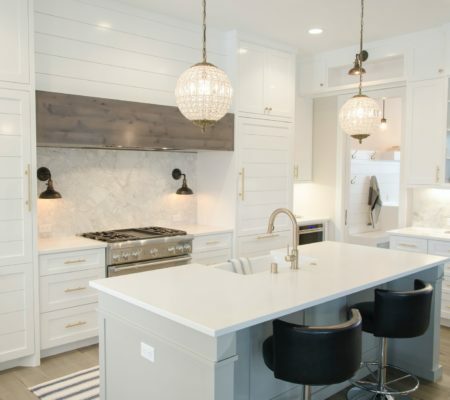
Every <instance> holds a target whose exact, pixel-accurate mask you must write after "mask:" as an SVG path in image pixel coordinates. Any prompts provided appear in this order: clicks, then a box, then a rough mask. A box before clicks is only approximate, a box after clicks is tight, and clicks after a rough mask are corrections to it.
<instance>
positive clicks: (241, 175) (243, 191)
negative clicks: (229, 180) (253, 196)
mask: <svg viewBox="0 0 450 400" xmlns="http://www.w3.org/2000/svg"><path fill="white" fill-rule="evenodd" d="M239 175H240V177H241V192H240V193H239V196H240V197H241V200H245V168H242V169H241V172H239Z"/></svg>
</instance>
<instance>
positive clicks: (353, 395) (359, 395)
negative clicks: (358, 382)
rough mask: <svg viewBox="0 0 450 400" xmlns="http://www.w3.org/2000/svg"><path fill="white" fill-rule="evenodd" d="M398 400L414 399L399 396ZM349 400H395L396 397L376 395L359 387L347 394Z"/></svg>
mask: <svg viewBox="0 0 450 400" xmlns="http://www.w3.org/2000/svg"><path fill="white" fill-rule="evenodd" d="M374 389H375V388H374ZM397 399H398V400H412V398H411V397H409V396H398V397H397ZM347 400H395V397H394V396H391V395H390V394H388V395H385V394H375V393H372V392H368V391H367V390H363V389H360V388H358V387H353V388H351V389H350V390H349V391H348V392H347Z"/></svg>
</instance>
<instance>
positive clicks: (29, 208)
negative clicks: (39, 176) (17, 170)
mask: <svg viewBox="0 0 450 400" xmlns="http://www.w3.org/2000/svg"><path fill="white" fill-rule="evenodd" d="M25 175H26V176H27V180H28V200H27V201H26V202H25V204H26V205H27V206H28V211H29V212H31V211H32V209H31V207H32V204H31V166H30V164H28V165H27V169H26V170H25Z"/></svg>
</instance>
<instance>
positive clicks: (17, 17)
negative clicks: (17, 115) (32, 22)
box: [0, 0, 30, 84]
mask: <svg viewBox="0 0 450 400" xmlns="http://www.w3.org/2000/svg"><path fill="white" fill-rule="evenodd" d="M0 10H2V11H1V24H0V48H1V49H2V53H3V56H2V57H1V58H0V81H3V82H11V83H23V84H27V83H29V82H30V68H29V32H28V18H29V13H30V10H29V8H28V0H14V1H11V0H0Z"/></svg>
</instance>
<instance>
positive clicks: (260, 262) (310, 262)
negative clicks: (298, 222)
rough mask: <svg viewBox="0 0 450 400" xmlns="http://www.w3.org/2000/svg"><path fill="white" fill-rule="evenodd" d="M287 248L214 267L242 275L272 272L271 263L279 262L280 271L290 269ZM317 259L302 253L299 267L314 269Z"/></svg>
mask: <svg viewBox="0 0 450 400" xmlns="http://www.w3.org/2000/svg"><path fill="white" fill-rule="evenodd" d="M285 256H286V250H274V251H271V252H270V254H268V255H266V256H259V257H250V258H245V257H243V258H240V259H235V260H232V261H228V262H226V263H221V264H216V265H213V266H212V267H213V268H218V269H221V270H224V271H228V272H232V273H236V274H240V275H254V274H261V273H270V270H271V264H272V263H274V262H275V263H277V264H278V272H283V271H289V270H290V267H291V263H290V262H288V261H286V260H285V259H284V257H285ZM317 265H318V263H317V259H315V258H313V257H308V256H304V255H300V259H299V269H300V270H310V271H313V270H315V269H317Z"/></svg>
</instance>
